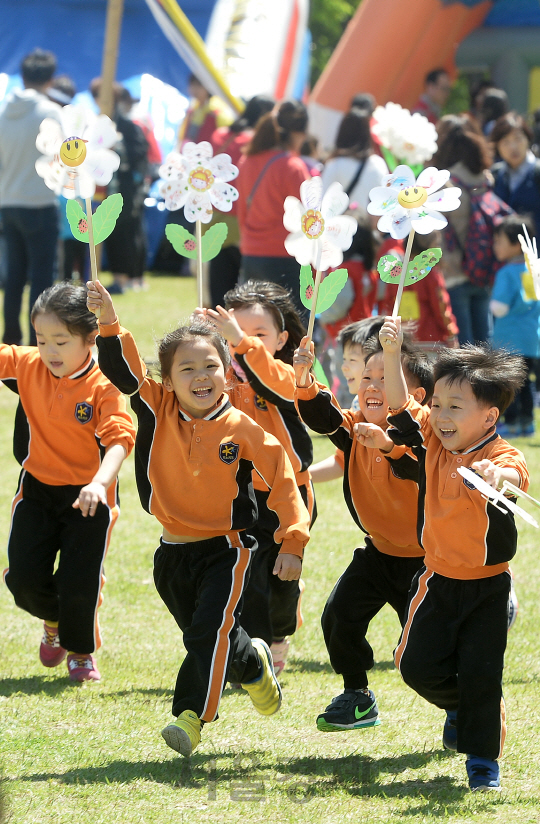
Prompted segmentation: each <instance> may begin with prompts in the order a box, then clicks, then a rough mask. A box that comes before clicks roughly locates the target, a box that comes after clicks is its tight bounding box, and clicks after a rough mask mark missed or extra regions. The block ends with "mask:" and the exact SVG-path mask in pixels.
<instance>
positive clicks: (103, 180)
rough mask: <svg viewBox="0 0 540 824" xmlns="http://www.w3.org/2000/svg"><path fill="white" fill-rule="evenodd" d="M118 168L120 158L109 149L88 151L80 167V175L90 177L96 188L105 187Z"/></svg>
mask: <svg viewBox="0 0 540 824" xmlns="http://www.w3.org/2000/svg"><path fill="white" fill-rule="evenodd" d="M119 166H120V157H119V155H117V154H116V152H112V151H111V150H110V149H89V150H88V151H87V154H86V159H85V160H84V162H83V163H81V165H80V167H79V168H80V169H81V174H88V175H90V176H91V177H92V178H93V179H94V180H95V182H96V183H97V184H98V186H106V185H107V184H108V183H110V182H111V178H112V176H113V174H114V173H115V171H116V170H117V169H118V167H119Z"/></svg>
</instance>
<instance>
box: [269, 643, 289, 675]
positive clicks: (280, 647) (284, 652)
mask: <svg viewBox="0 0 540 824" xmlns="http://www.w3.org/2000/svg"><path fill="white" fill-rule="evenodd" d="M290 643H291V642H290V641H289V639H288V638H283V640H281V641H273V642H272V644H271V646H270V652H271V653H272V661H273V662H274V672H275V673H276V675H279V674H280V673H281V672H283V670H284V669H285V664H286V662H287V656H288V654H289V646H290Z"/></svg>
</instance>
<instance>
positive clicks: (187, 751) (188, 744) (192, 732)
mask: <svg viewBox="0 0 540 824" xmlns="http://www.w3.org/2000/svg"><path fill="white" fill-rule="evenodd" d="M161 734H162V736H163V738H164V739H165V743H166V744H167V745H168V746H169V747H170V748H171V749H172V750H176V752H179V753H180V755H185V756H186V758H187V757H188V756H190V755H191V753H192V752H193V750H194V749H195V747H196V746H197V744H198V743H199V741H200V740H201V722H200V720H199V717H198V715H196V713H194V712H193V710H184V712H182V713H180V715H179V716H178V718H177V719H176V721H171V723H170V724H168V726H166V727H165V729H164V730H161Z"/></svg>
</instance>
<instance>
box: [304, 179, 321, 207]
mask: <svg viewBox="0 0 540 824" xmlns="http://www.w3.org/2000/svg"><path fill="white" fill-rule="evenodd" d="M322 192H323V183H322V178H320V177H311V178H310V179H309V180H304V182H303V183H301V184H300V200H301V201H302V205H303V207H304V208H303V209H302V211H303V212H307V210H308V209H320V208H321V201H322Z"/></svg>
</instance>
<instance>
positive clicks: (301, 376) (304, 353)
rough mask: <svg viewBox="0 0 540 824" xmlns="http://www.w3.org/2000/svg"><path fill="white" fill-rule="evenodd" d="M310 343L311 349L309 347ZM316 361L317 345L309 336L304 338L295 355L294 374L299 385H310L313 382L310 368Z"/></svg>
mask: <svg viewBox="0 0 540 824" xmlns="http://www.w3.org/2000/svg"><path fill="white" fill-rule="evenodd" d="M308 344H309V349H308V348H307V347H308ZM314 361H315V347H314V345H313V341H312V340H310V339H309V338H308V337H307V336H306V337H304V338H302V340H301V341H300V346H299V347H298V349H296V351H295V353H294V357H293V367H294V374H295V376H296V385H297V386H308V385H309V383H310V382H311V378H310V375H309V370H310V369H311V367H312V366H313V363H314Z"/></svg>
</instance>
